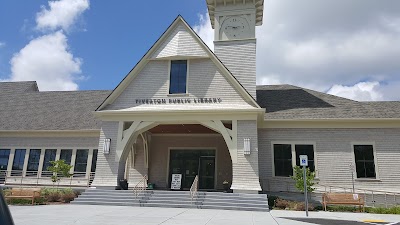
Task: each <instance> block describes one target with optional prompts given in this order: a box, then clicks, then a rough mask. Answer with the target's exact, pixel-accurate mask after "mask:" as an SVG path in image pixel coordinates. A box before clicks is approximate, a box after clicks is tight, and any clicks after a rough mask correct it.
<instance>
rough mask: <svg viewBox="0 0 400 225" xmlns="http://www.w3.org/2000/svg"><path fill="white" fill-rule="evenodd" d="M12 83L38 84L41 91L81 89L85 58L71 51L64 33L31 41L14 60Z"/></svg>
mask: <svg viewBox="0 0 400 225" xmlns="http://www.w3.org/2000/svg"><path fill="white" fill-rule="evenodd" d="M10 63H11V72H12V76H11V78H10V79H9V80H10V81H31V80H34V81H37V82H38V86H39V90H41V91H53V90H62V91H69V90H77V89H78V85H77V84H76V82H75V81H76V80H77V78H78V77H77V76H78V75H79V74H80V73H81V69H80V66H81V64H82V62H81V59H79V58H75V57H74V56H73V55H72V54H71V53H70V52H69V51H68V44H67V37H66V36H65V35H64V33H63V32H62V31H58V32H55V33H51V34H48V35H44V36H42V37H39V38H36V39H34V40H32V41H30V42H29V43H28V44H27V45H26V46H25V47H24V48H23V49H21V50H20V51H19V52H18V53H16V54H15V55H14V56H13V58H12V59H11V61H10Z"/></svg>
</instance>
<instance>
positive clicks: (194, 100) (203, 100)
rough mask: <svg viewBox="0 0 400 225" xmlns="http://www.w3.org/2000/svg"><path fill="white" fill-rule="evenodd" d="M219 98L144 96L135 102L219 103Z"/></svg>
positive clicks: (157, 103)
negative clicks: (144, 97)
mask: <svg viewBox="0 0 400 225" xmlns="http://www.w3.org/2000/svg"><path fill="white" fill-rule="evenodd" d="M221 102H222V99H221V98H168V99H167V98H146V99H136V104H152V105H161V104H192V103H195V104H202V103H221Z"/></svg>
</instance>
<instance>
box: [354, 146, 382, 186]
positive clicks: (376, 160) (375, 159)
mask: <svg viewBox="0 0 400 225" xmlns="http://www.w3.org/2000/svg"><path fill="white" fill-rule="evenodd" d="M355 145H372V152H373V153H374V164H375V178H372V177H371V178H368V177H361V178H357V177H358V176H357V168H356V155H355V152H354V146H355ZM351 159H352V161H351V162H352V163H353V164H354V175H355V176H354V180H355V181H379V180H380V176H379V169H378V168H379V167H378V159H377V157H376V146H375V141H372V142H371V141H369V142H368V141H352V142H351Z"/></svg>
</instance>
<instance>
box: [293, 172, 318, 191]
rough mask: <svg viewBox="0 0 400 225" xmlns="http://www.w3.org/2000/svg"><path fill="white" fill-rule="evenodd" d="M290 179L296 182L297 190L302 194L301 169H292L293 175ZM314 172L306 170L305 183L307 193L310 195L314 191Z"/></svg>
mask: <svg viewBox="0 0 400 225" xmlns="http://www.w3.org/2000/svg"><path fill="white" fill-rule="evenodd" d="M291 178H292V179H293V180H294V181H296V184H295V186H296V188H297V190H299V191H301V192H303V193H304V180H303V168H302V167H300V166H296V167H295V168H294V175H293V176H291ZM314 179H315V172H311V171H310V168H306V183H307V192H309V193H311V192H313V191H314V190H315V188H314V187H313V186H314V185H315V184H317V182H315V181H314Z"/></svg>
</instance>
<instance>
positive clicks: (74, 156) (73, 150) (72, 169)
mask: <svg viewBox="0 0 400 225" xmlns="http://www.w3.org/2000/svg"><path fill="white" fill-rule="evenodd" d="M75 160H76V149H72V156H71V165H72V166H73V167H72V168H71V171H70V173H72V174H73V173H74V171H75Z"/></svg>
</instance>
